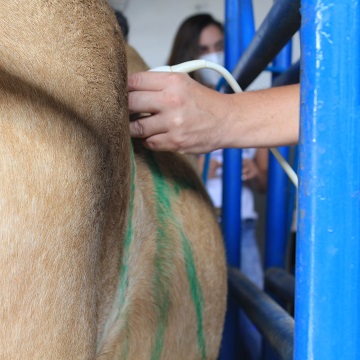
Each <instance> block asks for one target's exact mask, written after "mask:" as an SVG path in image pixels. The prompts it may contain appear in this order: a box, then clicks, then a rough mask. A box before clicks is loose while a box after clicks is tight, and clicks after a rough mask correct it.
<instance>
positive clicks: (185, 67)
mask: <svg viewBox="0 0 360 360" xmlns="http://www.w3.org/2000/svg"><path fill="white" fill-rule="evenodd" d="M204 68H206V69H212V70H215V71H217V72H218V73H219V74H220V75H222V76H223V78H224V79H225V80H226V81H227V82H228V83H229V85H230V86H231V88H232V89H233V91H234V92H235V93H241V92H242V90H241V87H240V86H239V84H238V83H237V81H236V80H235V79H234V77H233V76H232V75H231V73H230V72H229V71H228V70H226V69H225V68H224V67H223V66H221V65H218V64H215V63H212V62H211V61H206V60H191V61H186V62H184V63H181V64H178V65H173V66H160V67H157V68H154V69H151V70H149V71H158V72H182V73H189V72H192V71H195V70H199V69H204ZM270 151H271V152H272V154H273V155H274V156H275V158H276V160H277V161H278V162H279V164H280V166H281V167H282V168H283V170H284V171H285V173H286V174H287V176H288V177H289V179H290V180H291V181H292V183H293V184H294V185H295V187H296V188H297V187H298V177H297V175H296V173H295V171H294V170H293V169H292V167H291V166H290V165H289V163H288V162H287V161H286V160H285V159H284V157H283V156H282V155H281V153H280V152H279V150H278V149H277V148H270Z"/></svg>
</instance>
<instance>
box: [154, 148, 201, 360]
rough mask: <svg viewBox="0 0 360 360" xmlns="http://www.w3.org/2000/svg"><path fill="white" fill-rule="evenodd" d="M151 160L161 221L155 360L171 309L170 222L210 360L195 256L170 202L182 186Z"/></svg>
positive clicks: (158, 245) (161, 345)
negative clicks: (171, 181) (168, 179)
mask: <svg viewBox="0 0 360 360" xmlns="http://www.w3.org/2000/svg"><path fill="white" fill-rule="evenodd" d="M147 154H148V156H147V160H148V164H149V167H150V170H151V174H152V177H153V181H154V188H155V193H156V200H157V207H156V213H157V220H158V222H159V224H160V225H159V227H158V241H157V255H156V257H155V261H154V267H155V277H154V287H155V289H154V290H155V294H156V298H157V301H159V303H158V304H160V305H159V306H160V314H159V321H160V323H159V325H158V329H157V333H156V341H155V346H154V349H153V354H152V357H151V358H152V359H153V360H156V359H158V358H159V357H160V354H161V351H162V347H163V341H164V334H165V329H166V325H167V319H168V311H169V308H170V301H171V299H170V291H169V286H168V284H169V279H167V278H166V274H167V270H168V269H170V268H171V263H172V262H171V254H169V253H166V250H167V248H171V247H168V241H169V239H168V238H167V232H166V224H167V223H169V222H172V223H175V224H176V229H177V231H178V233H179V235H180V239H181V246H182V250H183V254H184V263H185V268H186V275H187V279H188V282H189V287H190V295H191V298H192V301H193V303H194V308H195V313H196V318H197V341H198V347H199V351H200V354H201V358H202V359H206V344H205V337H204V329H203V318H202V312H203V296H202V289H201V284H200V282H199V279H198V277H197V274H196V268H195V262H194V258H193V254H192V249H191V245H190V242H189V240H188V239H187V237H186V235H185V233H184V232H183V230H182V227H181V224H180V223H179V221H178V220H177V219H176V217H175V216H174V214H173V212H172V210H171V202H170V199H171V198H174V194H176V193H178V184H177V185H176V187H175V188H174V189H172V188H171V187H170V186H169V184H168V183H167V182H166V179H165V178H164V176H163V174H162V173H161V170H160V167H159V166H158V164H157V163H156V160H155V158H154V155H153V154H152V153H151V152H148V153H147Z"/></svg>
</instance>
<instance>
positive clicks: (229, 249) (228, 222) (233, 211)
mask: <svg viewBox="0 0 360 360" xmlns="http://www.w3.org/2000/svg"><path fill="white" fill-rule="evenodd" d="M254 28H255V26H254V16H253V8H252V0H226V2H225V67H226V68H227V69H228V70H229V71H232V70H233V68H234V67H235V66H236V64H237V62H238V60H239V59H240V56H241V54H242V53H243V52H244V50H245V47H246V46H247V45H248V44H249V43H250V41H251V38H252V36H253V35H254V32H255V30H254ZM249 29H250V30H249ZM241 166H242V159H241V150H239V149H226V150H224V164H223V206H222V230H223V234H224V239H225V245H226V254H227V262H228V264H229V265H230V266H233V267H236V268H238V269H239V268H240V247H241V221H240V219H241V213H240V212H241ZM238 344H239V312H238V308H237V305H236V303H235V302H234V301H233V300H231V299H229V300H228V309H227V314H226V319H225V328H224V335H223V341H222V347H221V353H220V357H221V359H222V360H230V359H234V360H235V359H238V358H239V350H240V349H239V346H238Z"/></svg>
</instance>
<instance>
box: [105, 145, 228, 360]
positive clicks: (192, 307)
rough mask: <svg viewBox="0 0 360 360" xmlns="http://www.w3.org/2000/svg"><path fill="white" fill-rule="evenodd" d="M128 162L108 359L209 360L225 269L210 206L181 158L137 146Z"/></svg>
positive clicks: (214, 349)
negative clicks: (129, 201) (127, 205)
mask: <svg viewBox="0 0 360 360" xmlns="http://www.w3.org/2000/svg"><path fill="white" fill-rule="evenodd" d="M135 166H136V170H135V174H136V178H135V181H134V185H135V187H134V194H135V196H134V208H133V212H132V221H131V227H132V229H133V233H132V234H133V236H132V239H131V240H130V241H129V243H128V247H127V246H126V245H125V250H124V252H123V260H122V262H123V265H122V270H121V280H120V281H121V284H120V291H119V296H120V298H121V299H122V300H121V301H119V308H120V311H119V313H118V323H117V326H116V327H117V331H119V333H120V337H119V338H118V339H117V340H115V338H114V341H115V342H116V343H117V346H115V348H116V350H114V353H115V354H116V355H115V356H114V359H115V358H119V356H120V358H128V359H205V358H206V359H215V358H216V356H217V353H218V349H219V344H220V339H221V334H222V326H223V320H224V313H225V306H226V304H225V301H226V271H225V260H224V249H223V244H222V239H221V235H220V231H219V229H218V225H217V223H216V219H215V216H214V213H213V209H212V206H211V204H210V202H209V199H208V197H207V196H206V194H205V192H204V189H203V187H202V186H201V184H200V180H199V179H198V177H197V175H196V174H195V172H194V170H193V169H192V167H191V166H190V165H189V164H188V163H187V161H185V160H184V158H183V157H181V156H178V155H175V154H170V153H166V154H165V153H164V154H161V153H159V154H154V153H151V152H149V151H146V150H145V151H143V150H141V148H138V151H137V155H136V165H135ZM126 248H127V249H126ZM124 277H125V278H124ZM125 283H126V284H127V287H125V286H124V284H125ZM121 356H122V357H121ZM103 358H104V359H105V358H106V357H105V356H104V357H103Z"/></svg>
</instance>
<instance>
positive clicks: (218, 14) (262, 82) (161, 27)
mask: <svg viewBox="0 0 360 360" xmlns="http://www.w3.org/2000/svg"><path fill="white" fill-rule="evenodd" d="M109 2H110V4H111V5H112V6H113V7H114V8H116V9H119V10H121V11H123V13H124V15H125V16H126V17H127V19H128V22H129V27H130V31H129V44H130V45H132V46H134V47H135V48H136V49H137V51H138V52H139V53H140V54H141V55H142V57H143V58H144V60H145V61H146V62H147V64H148V65H149V66H150V67H156V66H160V65H164V64H165V63H166V61H167V58H168V56H169V53H170V49H171V44H172V42H173V40H174V37H175V33H176V31H177V29H178V26H179V25H180V23H181V22H182V21H183V20H184V19H185V18H186V17H187V16H190V15H193V14H194V13H196V12H209V13H211V14H212V15H213V16H214V17H215V18H217V19H218V20H220V21H223V20H224V4H225V3H224V1H220V0H178V1H174V0H109ZM272 4H273V0H253V7H254V17H255V26H256V28H258V27H259V26H260V24H261V22H262V21H263V19H264V17H265V16H266V14H267V13H268V11H269V10H270V8H271V6H272ZM298 53H299V51H298V43H297V42H296V41H295V42H294V58H295V59H297V58H298ZM269 81H270V75H269V74H268V73H264V74H263V75H262V76H260V77H259V79H257V80H256V81H255V82H254V84H252V86H251V87H250V88H261V87H266V86H268V84H269Z"/></svg>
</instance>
